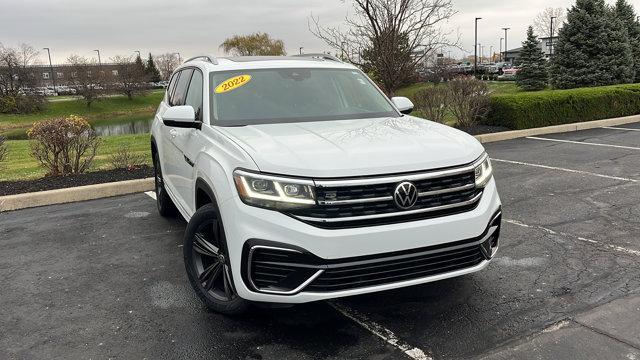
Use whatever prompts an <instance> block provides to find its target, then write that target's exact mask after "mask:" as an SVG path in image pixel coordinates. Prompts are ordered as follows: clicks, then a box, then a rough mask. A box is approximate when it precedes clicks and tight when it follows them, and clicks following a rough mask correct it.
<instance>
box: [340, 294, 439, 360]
mask: <svg viewBox="0 0 640 360" xmlns="http://www.w3.org/2000/svg"><path fill="white" fill-rule="evenodd" d="M328 304H329V305H330V306H331V307H333V308H334V309H336V310H337V311H338V312H339V313H341V314H342V315H344V316H346V317H348V318H349V319H351V320H353V321H355V322H356V323H357V324H358V325H360V326H362V327H363V328H365V329H367V330H368V331H369V332H371V333H372V334H374V335H376V336H377V337H379V338H381V339H382V340H384V341H386V342H387V343H388V344H390V345H391V346H393V347H395V348H396V349H398V350H400V351H402V352H403V353H405V355H407V356H408V357H410V358H412V359H415V360H432V359H433V358H432V357H431V356H430V355H428V354H426V353H425V352H424V351H422V350H420V349H418V348H416V347H412V346H411V345H409V344H407V343H405V342H404V341H402V340H400V339H398V337H397V336H396V335H395V334H394V333H393V332H392V331H391V330H389V329H386V328H384V327H382V326H380V325H378V324H377V323H375V322H374V321H372V320H370V319H369V318H367V317H366V316H365V315H364V314H361V313H359V312H358V311H356V310H353V309H350V308H348V307H346V306H343V305H340V304H339V303H337V302H328Z"/></svg>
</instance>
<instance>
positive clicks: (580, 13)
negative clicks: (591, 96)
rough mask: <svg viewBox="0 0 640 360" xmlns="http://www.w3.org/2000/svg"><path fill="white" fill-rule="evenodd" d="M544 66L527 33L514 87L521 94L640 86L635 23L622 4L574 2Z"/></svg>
mask: <svg viewBox="0 0 640 360" xmlns="http://www.w3.org/2000/svg"><path fill="white" fill-rule="evenodd" d="M555 42H556V43H555V45H554V49H553V52H552V54H551V59H550V61H549V62H547V61H546V60H545V58H544V54H543V53H542V50H541V49H540V48H539V46H538V43H539V41H538V39H537V37H536V36H535V35H534V33H533V29H532V27H529V29H528V31H527V40H526V41H525V42H523V49H522V52H521V58H520V61H521V69H520V71H519V73H518V74H517V76H516V81H517V82H518V84H519V85H520V86H521V87H522V88H523V89H525V90H540V89H543V88H545V87H547V86H548V85H551V87H553V88H556V89H570V88H578V87H590V86H603V85H614V84H625V83H633V82H639V81H640V22H638V18H637V16H636V13H635V11H634V9H633V7H632V6H631V5H630V4H629V3H628V2H627V1H626V0H617V1H616V3H615V5H613V6H609V5H607V4H606V3H605V2H604V0H577V1H576V3H575V4H574V5H573V6H572V7H571V8H570V9H569V10H568V12H567V18H566V22H565V23H564V25H563V26H562V28H561V29H560V31H559V33H558V38H557V40H556V41H555Z"/></svg>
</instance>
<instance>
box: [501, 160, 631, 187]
mask: <svg viewBox="0 0 640 360" xmlns="http://www.w3.org/2000/svg"><path fill="white" fill-rule="evenodd" d="M491 161H494V162H503V163H507V164H516V165H525V166H533V167H537V168H542V169H549V170H558V171H565V172H570V173H574V174H581V175H590V176H597V177H601V178H605V179H613V180H621V181H629V182H634V183H635V182H638V180H635V179H629V178H624V177H619V176H610V175H603V174H597V173H592V172H589V171H581V170H573V169H565V168H561V167H556V166H548V165H540V164H531V163H526V162H521V161H513V160H504V159H496V158H491Z"/></svg>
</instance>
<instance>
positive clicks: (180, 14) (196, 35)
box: [0, 0, 640, 62]
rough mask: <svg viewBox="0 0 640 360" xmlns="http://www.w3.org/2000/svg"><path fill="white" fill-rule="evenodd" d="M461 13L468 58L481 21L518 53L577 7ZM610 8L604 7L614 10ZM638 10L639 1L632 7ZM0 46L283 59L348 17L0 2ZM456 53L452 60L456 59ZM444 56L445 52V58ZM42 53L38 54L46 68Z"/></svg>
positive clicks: (57, 55) (62, 52) (216, 5)
mask: <svg viewBox="0 0 640 360" xmlns="http://www.w3.org/2000/svg"><path fill="white" fill-rule="evenodd" d="M452 1H453V5H454V8H455V10H456V11H457V12H458V13H457V14H456V15H455V16H454V17H453V18H452V19H451V20H450V21H449V22H448V23H447V24H446V25H445V26H446V27H447V28H448V29H450V30H453V31H454V32H457V31H459V32H460V35H461V45H462V46H463V47H464V48H465V49H466V50H468V51H471V52H473V20H474V18H475V17H482V18H483V19H482V20H481V22H480V24H479V31H478V33H479V35H478V37H479V39H478V42H479V43H481V44H483V45H486V46H485V53H487V54H488V52H489V46H490V45H493V46H494V49H495V50H497V48H498V46H499V41H500V37H502V34H503V32H502V30H500V28H502V27H505V26H506V27H511V29H512V30H510V32H509V48H513V47H516V46H519V44H520V42H521V41H522V40H523V38H524V33H525V30H526V27H527V26H528V25H529V24H530V23H531V22H532V20H533V18H534V17H535V15H536V14H537V13H538V12H539V11H541V10H542V9H544V8H545V7H549V6H552V7H563V8H567V7H569V6H571V4H572V3H573V2H574V0H511V1H479V0H452ZM612 1H613V0H609V2H612ZM630 2H631V3H632V4H633V5H634V6H635V7H636V8H638V7H639V5H640V4H639V3H640V0H631V1H630ZM0 9H1V10H0V42H1V43H3V44H4V45H5V46H16V45H18V44H19V43H21V42H26V43H29V44H31V45H33V46H34V47H36V48H38V49H40V48H42V47H50V48H51V52H52V53H51V55H52V58H53V61H54V62H63V61H64V60H65V59H66V58H67V56H69V55H70V54H73V53H75V54H79V55H83V56H88V57H89V56H95V52H93V50H94V49H100V52H101V56H102V60H103V61H108V59H109V58H110V57H112V56H114V55H127V54H133V52H134V51H135V50H140V51H141V52H142V53H143V54H146V53H148V52H151V53H153V54H160V53H164V52H180V53H181V55H182V57H183V58H184V57H188V56H192V55H197V54H201V53H213V54H220V55H222V54H221V51H220V50H219V49H218V46H219V45H220V43H221V42H222V41H223V40H224V39H225V38H226V37H228V36H230V35H233V34H248V33H252V32H256V31H264V32H267V33H269V34H271V35H272V36H273V37H275V38H279V39H282V40H284V42H285V45H286V48H287V52H288V53H290V54H292V53H297V52H298V47H300V46H303V47H304V49H305V51H306V52H318V51H326V50H329V48H328V47H326V46H325V45H324V44H323V43H322V41H320V40H318V39H316V38H315V37H314V36H313V35H312V34H311V33H310V32H309V30H308V27H307V20H308V18H309V16H310V14H311V13H313V14H314V16H319V17H320V21H321V22H322V23H324V24H327V25H337V24H339V23H341V22H342V20H343V19H344V17H345V16H346V15H347V14H348V13H349V12H352V8H351V5H350V3H349V1H348V0H347V1H346V2H343V1H341V0H226V1H221V0H217V1H212V0H182V1H181V0H153V1H152V0H106V1H105V0H0ZM451 50H453V54H458V55H461V52H460V51H456V50H455V49H451ZM446 51H447V50H445V53H446ZM45 58H46V52H43V53H41V59H42V61H45Z"/></svg>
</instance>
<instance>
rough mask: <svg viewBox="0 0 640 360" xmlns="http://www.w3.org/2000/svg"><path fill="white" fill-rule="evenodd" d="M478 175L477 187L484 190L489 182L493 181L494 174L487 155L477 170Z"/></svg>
mask: <svg viewBox="0 0 640 360" xmlns="http://www.w3.org/2000/svg"><path fill="white" fill-rule="evenodd" d="M475 173H476V187H478V188H483V187H485V185H487V183H488V182H489V180H491V176H492V174H493V167H492V166H491V160H490V159H489V156H488V155H485V158H484V160H483V161H482V162H481V163H480V165H478V166H476V168H475Z"/></svg>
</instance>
